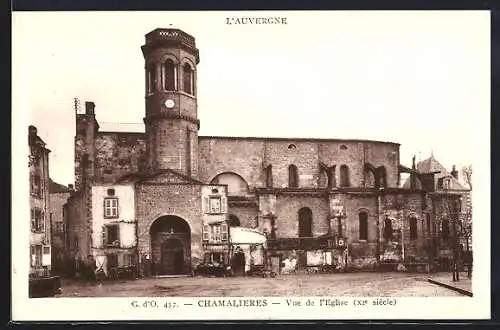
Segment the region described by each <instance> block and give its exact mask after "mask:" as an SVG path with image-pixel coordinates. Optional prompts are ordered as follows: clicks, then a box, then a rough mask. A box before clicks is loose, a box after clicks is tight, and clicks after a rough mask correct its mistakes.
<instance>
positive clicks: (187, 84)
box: [182, 63, 194, 95]
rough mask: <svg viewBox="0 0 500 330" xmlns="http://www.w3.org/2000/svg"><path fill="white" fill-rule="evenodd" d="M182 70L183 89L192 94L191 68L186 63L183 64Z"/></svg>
mask: <svg viewBox="0 0 500 330" xmlns="http://www.w3.org/2000/svg"><path fill="white" fill-rule="evenodd" d="M182 71H183V81H182V82H183V85H184V86H183V87H184V88H183V91H184V92H186V93H188V94H191V95H193V94H194V93H193V69H191V65H189V64H188V63H186V64H184V67H183V68H182Z"/></svg>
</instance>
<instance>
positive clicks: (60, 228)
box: [55, 221, 64, 234]
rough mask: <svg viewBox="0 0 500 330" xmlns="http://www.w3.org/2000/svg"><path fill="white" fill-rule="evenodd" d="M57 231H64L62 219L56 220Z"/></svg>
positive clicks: (58, 232) (60, 232)
mask: <svg viewBox="0 0 500 330" xmlns="http://www.w3.org/2000/svg"><path fill="white" fill-rule="evenodd" d="M55 231H56V233H57V234H62V233H64V223H63V222H61V221H58V222H56V228H55Z"/></svg>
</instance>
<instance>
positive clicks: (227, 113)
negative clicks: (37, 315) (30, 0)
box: [12, 12, 490, 317]
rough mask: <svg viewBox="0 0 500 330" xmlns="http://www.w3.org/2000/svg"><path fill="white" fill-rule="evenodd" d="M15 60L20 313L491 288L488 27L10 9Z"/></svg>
mask: <svg viewBox="0 0 500 330" xmlns="http://www.w3.org/2000/svg"><path fill="white" fill-rule="evenodd" d="M33 29H36V31H37V38H32V36H33ZM13 50H14V53H13V54H14V56H13V58H14V62H13V72H14V75H13V77H14V80H13V81H14V83H13V86H14V88H13V91H14V94H13V99H15V100H18V103H17V104H18V112H19V113H22V115H21V114H19V115H18V119H19V120H18V121H17V122H16V127H17V129H16V132H19V134H18V136H20V138H19V141H21V142H22V143H25V142H27V143H25V145H22V143H21V142H17V143H18V146H19V148H20V149H19V150H26V151H27V155H28V156H27V157H26V156H24V157H20V158H19V159H20V165H19V166H20V167H23V169H20V170H19V171H23V172H19V173H23V175H25V176H26V178H24V177H19V180H20V182H21V181H22V182H26V187H25V188H22V191H21V193H20V196H27V198H26V200H25V203H24V205H21V207H20V211H19V212H20V213H19V214H20V216H19V217H17V218H15V219H13V220H12V221H13V228H17V229H16V235H18V237H23V238H22V240H19V242H25V246H21V245H23V244H20V245H19V247H18V250H16V249H14V252H16V251H20V252H19V254H16V258H15V261H14V262H15V264H14V266H13V267H14V270H16V269H17V270H18V271H19V270H20V269H26V272H27V274H26V275H27V276H26V277H23V278H22V279H19V281H18V282H17V283H23V281H24V285H25V289H23V290H24V291H23V292H26V293H27V299H29V300H30V301H34V302H36V301H37V300H42V301H50V302H51V303H52V301H57V300H60V299H62V300H64V301H68V303H70V304H71V303H72V301H78V300H79V299H78V298H97V297H100V298H103V297H105V298H130V297H153V298H155V297H157V298H164V297H169V298H175V297H179V298H186V299H188V300H189V298H194V297H196V298H197V299H201V300H196V299H195V300H193V302H192V305H195V306H197V307H200V308H212V307H221V306H225V307H228V306H229V307H234V306H235V305H238V306H245V307H248V306H257V307H259V308H265V307H266V306H269V305H279V304H281V305H282V306H284V305H288V306H290V305H291V306H294V304H296V306H297V307H299V306H301V305H302V304H303V303H301V302H300V298H301V297H321V299H320V298H318V300H317V301H316V305H317V306H321V307H323V306H332V307H333V306H342V305H344V301H345V305H348V304H349V305H352V304H353V306H359V305H363V303H362V301H361V300H353V301H351V300H349V299H348V298H349V297H371V298H373V299H372V300H370V301H368V300H366V302H365V303H364V304H370V305H396V304H398V303H400V302H398V301H397V300H395V299H397V298H398V297H400V298H404V297H416V298H425V299H427V298H432V297H434V298H437V297H446V298H457V299H461V300H460V301H463V299H469V300H470V302H472V301H473V300H472V299H474V297H475V295H476V292H475V291H476V290H473V288H474V289H475V288H477V283H478V282H477V277H476V274H477V273H478V272H479V273H480V274H482V275H480V276H482V277H481V278H482V279H484V278H485V277H484V276H487V275H486V274H485V273H487V272H489V268H488V267H489V265H486V266H483V265H484V263H485V262H486V263H488V262H489V261H488V260H489V251H488V250H485V249H487V247H486V245H488V246H489V242H485V238H484V237H483V236H478V234H477V232H478V231H481V233H482V234H483V235H484V234H487V237H489V233H488V232H487V231H486V232H485V230H484V228H479V226H480V225H477V223H478V221H479V222H483V223H489V222H490V218H489V214H487V213H485V211H484V210H485V203H486V206H488V204H487V203H488V200H485V199H484V198H482V197H481V198H479V199H477V198H476V196H477V194H476V192H477V190H478V189H483V190H482V191H483V194H484V193H485V194H488V193H489V190H487V191H486V190H484V188H485V187H489V182H485V180H484V179H485V177H484V174H483V175H482V176H481V174H477V173H478V171H479V172H481V171H488V173H489V168H488V167H485V166H488V162H489V158H488V157H489V144H488V143H489V138H488V136H489V135H488V134H487V135H484V134H482V133H480V131H481V130H484V129H485V128H486V127H489V97H490V91H489V16H488V15H487V14H486V15H484V14H483V15H481V13H479V14H477V13H476V14H472V13H464V12H440V13H437V12H323V13H315V14H314V13H308V14H302V15H299V13H298V12H294V13H292V12H272V13H269V12H220V13H217V12H214V13H196V12H191V13H187V12H185V13H183V12H179V13H173V12H154V13H153V12H151V13H131V12H123V13H116V14H112V13H106V12H85V13H84V12H59V13H49V12H39V13H16V14H15V15H13ZM34 53H36V54H37V61H32V60H31V59H30V58H31V57H32V55H33V54H34ZM16 92H17V93H16ZM16 97H17V98H16ZM14 103H15V104H16V102H14ZM486 133H487V132H486ZM26 137H27V139H26ZM483 138H486V140H484V141H483V140H482V139H483ZM485 164H486V165H485ZM473 168H474V173H473ZM473 181H474V194H473V189H472V187H473ZM473 196H474V198H473ZM479 196H483V195H479ZM19 199H21V198H19ZM21 208H22V210H21ZM478 208H479V209H481V208H482V209H483V212H482V213H481V212H480V213H478V212H477V209H478ZM487 210H489V206H488V208H487V209H486V212H487ZM473 211H474V212H473ZM473 214H474V216H473ZM478 214H479V217H480V218H479V219H478ZM23 216H24V217H23ZM485 216H486V217H485ZM28 218H29V221H28ZM21 223H22V224H21ZM18 224H19V226H18ZM483 225H484V224H483ZM24 228H26V230H25V232H24ZM21 229H22V230H21ZM21 231H23V232H22V233H21ZM13 241H14V240H13ZM481 241H483V243H481ZM16 242H17V240H16ZM485 243H487V244H485ZM28 247H29V248H28ZM478 251H479V252H478ZM478 258H479V259H483V261H482V262H481V260H479V261H478ZM27 259H29V264H28V260H27ZM24 262H25V265H24V266H23V265H20V264H22V263H24ZM28 265H29V267H28ZM478 265H480V266H478ZM16 267H17V268H16ZM481 272H482V273H481ZM488 280H489V279H488ZM473 283H475V284H474V285H473ZM481 290H483V289H481ZM482 292H484V290H483V291H482ZM13 295H16V293H15V290H13ZM200 297H201V298H200ZM211 297H212V298H211ZM213 297H218V298H217V299H215V298H213ZM249 297H267V298H270V299H272V298H273V297H275V298H280V297H298V298H299V299H298V300H296V301H291V300H290V301H289V300H276V301H277V302H271V301H268V300H267V299H262V298H259V299H251V298H249ZM44 298H48V299H49V300H46V299H44ZM65 298H67V299H65ZM393 298H394V299H393ZM344 299H346V300H344ZM129 300H130V299H129ZM130 301H131V303H130V305H132V307H138V306H139V305H140V304H141V302H142V300H137V301H136V300H130ZM152 301H155V303H154V304H157V303H156V300H152ZM308 301H310V300H308ZM363 301H364V300H363ZM134 302H135V304H136V305H137V306H134ZM170 303H171V304H173V305H171V306H170V305H169V306H170V307H172V306H174V305H175V304H176V301H175V300H172V301H169V302H168V304H170ZM151 304H152V303H151ZM356 304H357V305H356ZM145 305H147V303H146V304H145ZM181 305H184V306H189V305H191V304H190V303H183V304H181ZM312 305H313V303H312V302H311V303H310V306H311V307H312ZM288 313H289V315H292V314H293V311H292V310H289V311H288ZM295 317H296V316H295Z"/></svg>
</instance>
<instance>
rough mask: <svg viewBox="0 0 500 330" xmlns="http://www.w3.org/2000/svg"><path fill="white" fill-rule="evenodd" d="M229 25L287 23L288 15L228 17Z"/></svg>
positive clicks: (227, 22)
mask: <svg viewBox="0 0 500 330" xmlns="http://www.w3.org/2000/svg"><path fill="white" fill-rule="evenodd" d="M226 24H227V25H264V24H270V25H280V24H281V25H286V24H288V21H287V19H286V17H226Z"/></svg>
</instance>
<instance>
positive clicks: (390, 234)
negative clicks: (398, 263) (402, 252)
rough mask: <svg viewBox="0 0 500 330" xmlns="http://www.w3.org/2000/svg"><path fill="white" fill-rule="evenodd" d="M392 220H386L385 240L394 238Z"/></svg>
mask: <svg viewBox="0 0 500 330" xmlns="http://www.w3.org/2000/svg"><path fill="white" fill-rule="evenodd" d="M393 233H394V231H393V229H392V220H391V219H390V218H389V217H385V220H384V238H385V239H386V240H390V239H392V238H393Z"/></svg>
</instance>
